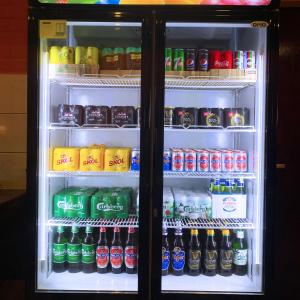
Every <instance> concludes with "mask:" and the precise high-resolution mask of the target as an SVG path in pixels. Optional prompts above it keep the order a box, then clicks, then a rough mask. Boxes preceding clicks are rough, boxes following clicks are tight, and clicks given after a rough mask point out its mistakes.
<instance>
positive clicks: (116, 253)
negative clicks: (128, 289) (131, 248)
mask: <svg viewBox="0 0 300 300" xmlns="http://www.w3.org/2000/svg"><path fill="white" fill-rule="evenodd" d="M110 264H111V271H112V272H113V273H115V274H118V273H121V272H122V265H123V247H122V243H121V237H120V228H119V227H114V236H113V240H112V243H111V247H110Z"/></svg>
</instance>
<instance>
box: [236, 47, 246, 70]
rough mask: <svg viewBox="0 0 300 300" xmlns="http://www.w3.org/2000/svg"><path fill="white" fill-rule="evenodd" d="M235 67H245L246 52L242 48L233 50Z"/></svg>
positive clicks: (240, 68)
mask: <svg viewBox="0 0 300 300" xmlns="http://www.w3.org/2000/svg"><path fill="white" fill-rule="evenodd" d="M233 69H239V70H242V69H244V52H243V51H241V50H236V51H233Z"/></svg>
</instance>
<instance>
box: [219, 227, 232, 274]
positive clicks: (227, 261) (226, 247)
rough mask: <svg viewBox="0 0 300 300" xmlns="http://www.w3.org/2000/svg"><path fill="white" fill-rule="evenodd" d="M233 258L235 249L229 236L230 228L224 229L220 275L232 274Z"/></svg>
mask: <svg viewBox="0 0 300 300" xmlns="http://www.w3.org/2000/svg"><path fill="white" fill-rule="evenodd" d="M232 258H233V251H232V245H231V241H230V238H229V230H228V229H224V230H222V242H221V251H220V272H219V273H220V275H222V276H230V275H232Z"/></svg>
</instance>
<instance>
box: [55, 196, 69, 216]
mask: <svg viewBox="0 0 300 300" xmlns="http://www.w3.org/2000/svg"><path fill="white" fill-rule="evenodd" d="M65 205H66V195H65V194H64V193H62V192H60V193H57V194H55V195H54V197H53V216H54V217H55V218H63V217H65Z"/></svg>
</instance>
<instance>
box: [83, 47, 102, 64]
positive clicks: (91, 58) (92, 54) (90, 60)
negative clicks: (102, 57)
mask: <svg viewBox="0 0 300 300" xmlns="http://www.w3.org/2000/svg"><path fill="white" fill-rule="evenodd" d="M98 63H99V50H98V48H96V47H88V48H87V51H86V64H88V65H90V66H96V65H98Z"/></svg>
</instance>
